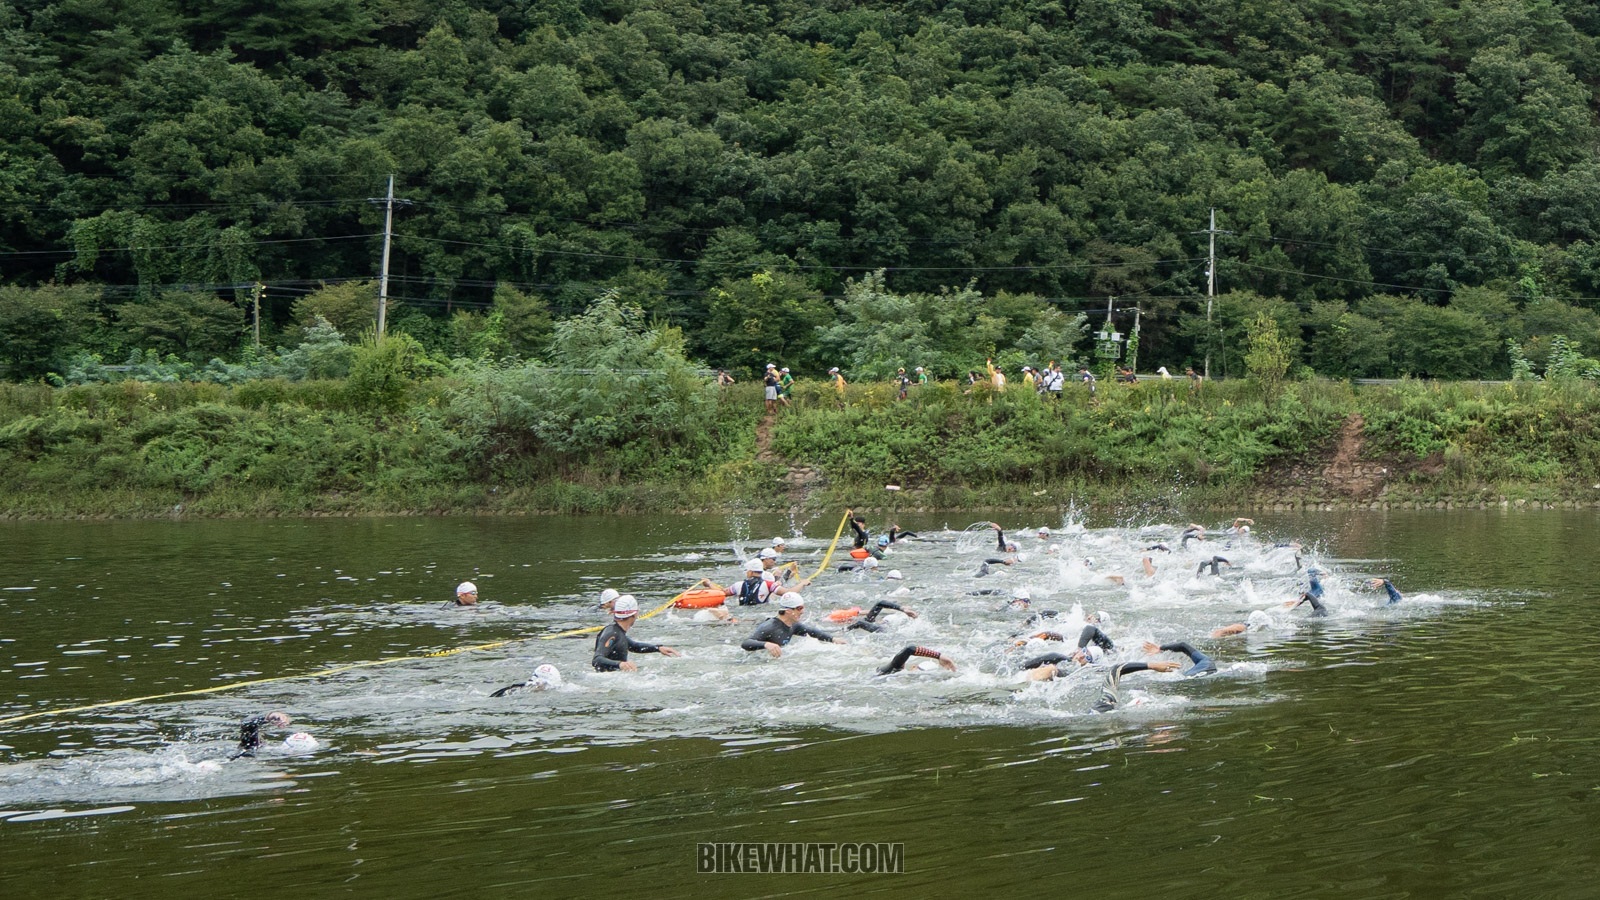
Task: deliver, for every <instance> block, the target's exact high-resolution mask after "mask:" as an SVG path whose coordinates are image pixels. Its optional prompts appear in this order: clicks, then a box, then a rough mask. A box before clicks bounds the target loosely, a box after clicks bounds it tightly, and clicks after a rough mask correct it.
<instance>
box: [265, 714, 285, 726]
mask: <svg viewBox="0 0 1600 900" xmlns="http://www.w3.org/2000/svg"><path fill="white" fill-rule="evenodd" d="M267 724H268V725H271V726H272V727H274V728H288V727H289V714H288V713H286V712H269V713H267Z"/></svg>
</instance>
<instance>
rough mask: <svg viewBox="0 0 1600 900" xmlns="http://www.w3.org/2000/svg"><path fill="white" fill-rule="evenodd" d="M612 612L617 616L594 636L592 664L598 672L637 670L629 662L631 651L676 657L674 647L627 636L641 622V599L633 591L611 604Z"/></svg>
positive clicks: (676, 653)
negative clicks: (635, 596) (637, 598)
mask: <svg viewBox="0 0 1600 900" xmlns="http://www.w3.org/2000/svg"><path fill="white" fill-rule="evenodd" d="M611 615H612V616H614V617H615V619H616V620H615V621H613V622H612V623H611V624H610V625H607V626H606V627H605V629H604V630H602V631H601V632H600V634H599V636H598V637H596V638H595V639H594V659H593V660H592V661H591V664H592V665H593V666H594V670H595V671H596V672H616V671H619V670H620V671H623V672H637V671H638V670H639V667H638V666H636V665H634V664H633V663H631V662H629V661H628V654H629V653H630V652H631V653H659V654H661V655H662V656H677V655H678V651H676V650H674V649H672V648H671V647H665V646H657V645H656V644H641V643H639V642H638V641H636V640H634V639H633V638H631V637H629V636H628V630H629V629H631V628H633V625H634V623H635V622H637V621H638V615H639V601H638V600H635V599H634V598H633V595H632V594H623V595H622V596H620V597H618V598H617V600H616V602H615V603H613V604H611Z"/></svg>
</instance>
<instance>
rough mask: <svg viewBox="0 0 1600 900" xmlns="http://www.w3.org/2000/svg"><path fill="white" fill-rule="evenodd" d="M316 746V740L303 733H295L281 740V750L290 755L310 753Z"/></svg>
mask: <svg viewBox="0 0 1600 900" xmlns="http://www.w3.org/2000/svg"><path fill="white" fill-rule="evenodd" d="M317 746H318V744H317V739H316V738H314V737H312V736H311V735H309V734H307V733H305V732H304V731H296V732H295V733H294V734H291V735H289V736H288V737H286V738H284V739H283V749H285V750H287V751H289V752H290V753H310V752H311V751H313V750H315V749H317Z"/></svg>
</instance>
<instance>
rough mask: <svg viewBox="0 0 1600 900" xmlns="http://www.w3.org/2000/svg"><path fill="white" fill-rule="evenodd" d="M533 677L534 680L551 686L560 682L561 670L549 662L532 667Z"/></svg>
mask: <svg viewBox="0 0 1600 900" xmlns="http://www.w3.org/2000/svg"><path fill="white" fill-rule="evenodd" d="M533 677H534V680H535V681H542V682H544V683H545V684H548V685H550V686H551V687H555V686H557V685H559V684H561V671H560V670H559V669H557V668H556V667H555V666H552V665H550V664H549V663H545V664H544V665H542V666H539V667H538V668H536V669H534V670H533Z"/></svg>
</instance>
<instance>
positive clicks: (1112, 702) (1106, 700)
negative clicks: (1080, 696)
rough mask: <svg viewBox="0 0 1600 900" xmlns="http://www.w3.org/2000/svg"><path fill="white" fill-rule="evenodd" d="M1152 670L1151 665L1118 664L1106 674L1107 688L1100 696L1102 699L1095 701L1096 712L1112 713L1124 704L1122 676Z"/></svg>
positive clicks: (1137, 663)
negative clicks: (1119, 705)
mask: <svg viewBox="0 0 1600 900" xmlns="http://www.w3.org/2000/svg"><path fill="white" fill-rule="evenodd" d="M1149 669H1150V664H1149V663H1142V662H1125V663H1117V664H1116V665H1114V666H1112V667H1111V671H1110V672H1108V673H1106V683H1105V688H1104V690H1103V691H1102V692H1101V694H1100V699H1099V700H1097V701H1095V704H1094V707H1093V709H1094V711H1095V712H1110V711H1111V710H1113V709H1116V708H1117V704H1119V703H1121V702H1122V676H1124V675H1132V674H1133V673H1134V672H1145V671H1148V670H1149Z"/></svg>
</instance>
